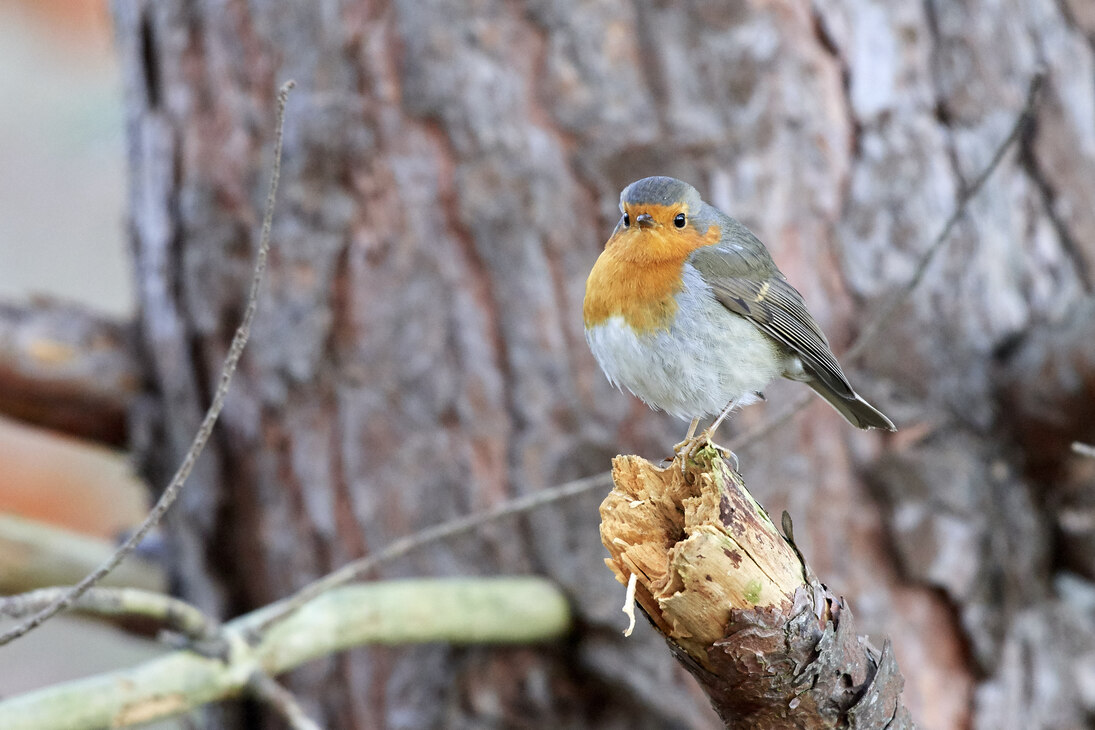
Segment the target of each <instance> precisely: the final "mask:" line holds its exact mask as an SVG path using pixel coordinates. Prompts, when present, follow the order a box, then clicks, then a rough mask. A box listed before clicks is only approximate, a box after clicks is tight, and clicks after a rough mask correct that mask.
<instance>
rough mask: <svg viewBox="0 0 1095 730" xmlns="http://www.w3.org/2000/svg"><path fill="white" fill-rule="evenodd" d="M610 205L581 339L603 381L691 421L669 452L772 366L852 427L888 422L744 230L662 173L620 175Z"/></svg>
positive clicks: (767, 378) (765, 378)
mask: <svg viewBox="0 0 1095 730" xmlns="http://www.w3.org/2000/svg"><path fill="white" fill-rule="evenodd" d="M620 212H621V214H622V216H621V218H620V222H619V223H617V224H616V230H614V231H613V232H612V237H611V238H609V239H608V243H607V244H606V245H605V249H604V251H603V252H602V253H601V255H600V257H599V258H598V259H597V263H596V264H594V265H593V271H591V272H590V274H589V279H588V280H587V281H586V296H585V303H584V305H583V308H582V312H583V316H584V319H585V329H586V339H587V340H588V342H589V348H590V350H592V351H593V356H594V357H595V358H596V359H597V363H598V364H599V365H600V366H601V369H602V370H603V371H604V373H605V375H606V376H608V379H609V381H611V382H612V384H613V385H615V386H616V387H626V388H627V389H628V390H630V391H631V392H632V393H634V394H635V395H637V396H638V397H639V398H641V399H642V400H643V401H645V402H646V403H647V405H649V406H651V407H653V408H655V409H660V410H663V411H666V412H667V413H670V414H672V415H674V416H677V417H678V418H682V419H685V420H688V419H692V423H691V426H690V427H689V429H688V435H687V436H686V437H685V441H683V442H682V443H681V444H678V445H677V450H680V449H681V448H682V447H685V446H687V445H689V444H691V449H690V451H691V450H694V449H695V448H697V446H698V444H700V443H711V439H712V437H713V436H714V433H715V430H716V429H717V428H718V427H719V424H721V423H722V421H723V419H725V418H726V416H727V415H729V414H730V412H731V411H732V410H733V409H734V408H738V407H742V406H746V405H749V404H750V403H753V402H755V401H756V400H758V399H759V398H763V394H762V392H761V391H762V390H763V389H764V387H765V386H766V385H767V384H768V383H769V382H771V381H772V380H773V379H775V378H776V377H778V376H782V377H785V378H789V379H791V380H798V381H801V382H804V383H806V384H807V385H809V386H810V387H811V388H813V389H814V391H815V392H816V393H817V394H818V395H820V396H821V397H822V398H824V399H825V400H826V401H828V402H829V404H830V405H831V406H833V408H835V409H836V410H837V412H839V413H840V415H842V416H844V418H845V419H846V420H847V421H848V422H849V423H851V424H852V425H853V426H856V427H857V428H862V429H869V428H882V429H886V430H888V431H895V430H897V429H896V428H895V427H894V425H893V423H892V422H891V421H890V419H888V418H886V416H884V415H883V414H882V413H881V412H880V411H879V410H878V409H876V408H874V407H873V406H871V404H869V403H868V402H867V401H865V400H863V398H861V397H860V396H859V395H858V394H857V393H856V392H855V390H854V389H853V388H852V386H851V384H850V383H849V382H848V378H847V376H845V375H844V371H843V370H841V369H840V363H838V362H837V360H836V357H835V356H834V355H833V353H832V350H830V349H829V341H828V340H827V339H826V338H825V335H824V333H822V331H821V328H820V327H818V325H817V322H815V321H814V318H813V317H811V316H810V313H809V312H807V311H806V304H805V302H804V301H803V299H802V295H801V294H799V293H798V291H797V290H796V289H795V288H794V287H793V286H791V285H790V284H789V283H788V282H787V279H786V278H785V277H784V276H783V273H782V272H781V271H780V270H779V269H778V268H777V267H776V264H775V262H774V261H772V257H771V255H770V254H769V253H768V249H767V248H765V247H764V244H763V243H761V242H760V240H759V239H758V238H757V237H756V236H754V235H753V234H752V232H750V231H749V229H748V228H746V227H745V226H744V225H742V224H741V223H739V222H738V221H736V220H734V219H733V218H731V217H730V216H728V215H726V214H724V213H723V212H722V211H720V210H718V209H717V208H715V207H714V206H712V205H709V204H708V203H705V202H704V201H703V200H702V199H701V198H700V195H699V193H698V192H696V189H695V188H693V187H692V186H691V185H689V184H688V183H685V182H682V181H680V180H676V179H674V178H671V177H648V178H644V179H642V180H638V181H636V182H633V183H631V184H630V185H628V186H627V187H626V188H624V190H623V192H622V193H620ZM715 414H718V418H716V419H715V421H714V423H712V424H711V427H710V428H708V429H707V430H706V431H705V432H704V433H703V434H702V435H700V436H699V437H694V434H695V432H696V426H697V425H698V423H699V421H700V419H701V418H704V417H707V416H712V415H715Z"/></svg>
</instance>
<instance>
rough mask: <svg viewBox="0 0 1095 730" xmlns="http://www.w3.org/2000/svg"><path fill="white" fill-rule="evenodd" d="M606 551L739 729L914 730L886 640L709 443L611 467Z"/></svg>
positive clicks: (604, 515)
mask: <svg viewBox="0 0 1095 730" xmlns="http://www.w3.org/2000/svg"><path fill="white" fill-rule="evenodd" d="M612 481H613V483H614V484H615V486H614V488H613V489H612V492H610V493H609V495H608V496H607V497H605V500H604V502H602V503H601V543H602V544H603V545H604V546H605V549H606V550H608V552H609V556H610V557H608V558H606V559H605V563H607V564H608V567H609V568H611V569H612V572H613V573H614V574H615V575H616V580H618V581H619V582H620V583H623V584H625V585H627V584H628V583H629V581H634V583H635V586H636V587H635V600H636V603H637V604H638V605H639V606H640V607H641V608H642V611H643V613H644V614H646V616H647V617H648V618H649V619H650V620H651V622H652V623H653V624H654V626H655V627H657V629H658V631H660V632H661V633H662V634H663V635H665V637H666V640H667V641H668V642H669V645H670V649H671V650H672V651H673V654H674V656H676V657H677V659H678V660H679V661H680V662H681V664H682V665H683V666H684V667H685V668H686V669H688V671H689V672H691V673H692V676H694V677H695V678H696V680H697V681H698V682H699V684H700V686H701V687H703V690H704V692H705V693H706V694H707V696H708V698H709V699H710V700H711V706H712V707H713V708H714V709H715V712H717V713H718V715H719V717H720V718H721V719H722V721H723V722H724V723H725V724H726V727H727V728H733V729H734V730H784V728H801V729H802V730H807V729H810V730H824V729H826V728H845V729H847V730H883V729H885V730H913V728H914V727H915V726H914V725H913V723H912V720H911V718H910V717H909V713H908V710H906V709H905V707H904V705H903V704H902V701H901V689H902V686H903V685H904V681H903V680H902V678H901V673H900V672H899V671H898V669H897V664H896V662H895V661H894V657H893V647H892V646H891V645H890V642H889V640H888V639H887V640H886V643H885V644H884V646H883V649H882V651H881V652H879V651H878V650H876V649H875V648H874V647H872V646H871V645H870V644H869V642H868V641H867V640H866V638H864V637H861V636H859V635H858V634H857V632H856V628H855V622H854V620H853V619H852V612H851V610H850V609H849V608H848V607H847V605H845V604H844V602H843V601H841V600H840V599H839V598H838V597H837V596H836V595H835V594H834V593H832V592H830V591H829V589H827V588H826V587H825V586H824V585H822V584H821V583H820V582H819V581H818V580H817V578H815V577H814V576H813V573H812V572H811V570H810V568H809V566H808V565H807V563H806V561H805V558H804V557H803V556H802V554H801V553H800V552H799V551H798V550H797V548H796V547H795V546H794V545H793V544H792V543H791V542H790V540H788V539H785V538H784V536H783V535H782V534H780V532H779V531H778V530H776V526H775V525H774V524H773V523H772V520H771V519H770V518H769V517H768V513H767V512H765V510H764V508H763V507H762V506H760V505H759V504H758V503H757V502H756V500H755V499H753V497H752V495H751V494H749V492H748V490H747V489H746V488H745V483H744V482H743V481H742V479H741V475H739V474H737V473H736V472H735V471H734V470H733V469H732V468H731V467H730V466H729V465H728V464H727V462H726V461H724V460H723V459H722V458H720V457H719V456H718V455H717V454H715V452H714V450H713V449H705V450H701V451H700V452H699V454H698V455H697V458H696V459H688V460H687V461H682V460H681V458H680V457H678V458H677V459H675V460H674V461H673V462H671V463H670V464H669V465H668V466H667V467H664V468H659V467H655V466H654V465H653V464H651V463H650V462H648V461H646V460H645V459H642V458H640V457H637V456H620V457H617V458H616V459H615V460H614V461H613V463H612Z"/></svg>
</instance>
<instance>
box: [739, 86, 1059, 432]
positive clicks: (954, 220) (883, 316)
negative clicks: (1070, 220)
mask: <svg viewBox="0 0 1095 730" xmlns="http://www.w3.org/2000/svg"><path fill="white" fill-rule="evenodd" d="M1045 77H1046V72H1045V69H1041V68H1040V69H1038V70H1037V71H1035V72H1034V76H1032V77H1031V79H1030V84H1029V85H1028V86H1027V96H1026V100H1025V101H1024V102H1023V108H1022V109H1021V110H1020V111H1019V116H1017V117H1016V118H1015V123H1014V124H1012V125H1011V131H1009V132H1008V136H1007V137H1005V138H1004V141H1003V142H1001V143H1000V146H999V147H997V148H996V151H995V152H994V153H993V155H992V159H991V160H989V163H988V164H987V165H986V166H985V169H983V170H982V171H981V173H980V174H979V175H978V176H977V177H975V178H974V179H973V182H972V183H970V185H969V186H968V187H966V188H965V189H964V190H962V192H961V193H960V194H959V196H958V205H957V206H955V208H954V211H953V212H952V213H951V215H950V217H949V218H947V222H946V223H944V224H943V228H942V229H941V230H940V231H939V233H938V235H936V237H935V240H933V241H932V243H931V245H930V246H928V248H927V250H926V251H924V253H923V254H922V255H921V256H920V260H919V261H918V262H917V265H916V271H914V272H913V275H912V276H911V277H910V278H909V280H908V281H907V282H905V285H904V286H902V287H901V289H900V290H899V291H898V292H897V294H895V295H894V296H893V298H892V299H890V301H889V302H888V303H887V304H886V306H885V307H884V308H883V309H882V311H881V312H879V313H878V315H877V316H875V318H874V319H872V320H871V321H870V322H868V323H867V326H866V327H864V328H863V329H862V330H861V331H860V333H859V336H858V337H856V339H855V341H854V342H853V343H852V346H851V347H849V348H848V352H847V353H846V354H845V355H844V358H845V359H846V360H848V361H850V360H853V359H855V358H857V357H859V356H860V355H862V354H863V353H864V352H866V350H867V347H868V346H869V345H870V344H871V343H872V342H874V340H875V338H877V337H878V335H879V333H880V332H882V330H883V329H884V328H885V327H887V326H888V325H889V324H890V320H891V319H893V317H894V315H895V314H897V310H898V309H899V308H900V307H901V305H902V304H904V303H905V302H906V301H908V299H909V297H910V296H912V293H913V292H914V291H915V290H916V288H917V287H918V286H920V283H921V282H922V281H923V280H924V275H925V274H926V273H927V271H928V267H929V266H930V265H931V262H932V261H933V260H934V259H935V256H936V254H938V253H939V251H940V250H941V249H942V248H943V244H944V243H946V242H947V241H949V240H950V234H951V231H952V230H954V227H955V226H956V225H957V224H958V221H959V220H961V219H962V217H963V216H965V214H966V208H967V206H968V205H969V202H970V201H971V200H973V199H974V198H975V197H976V196H977V194H978V193H980V192H981V188H983V187H984V186H985V183H986V182H988V179H989V178H990V177H992V174H993V173H994V172H996V168H997V167H999V166H1000V162H1001V161H1003V159H1004V155H1006V154H1007V152H1008V150H1009V149H1011V146H1012V145H1013V144H1015V142H1016V140H1018V139H1019V138H1020V137H1021V136H1022V134H1023V132H1024V131H1025V130H1026V129H1027V128H1028V127H1029V126H1030V123H1031V122H1032V121H1033V119H1034V108H1035V106H1036V105H1037V103H1038V96H1039V94H1040V92H1041V89H1042V83H1043V82H1044V81H1045ZM815 402H816V399H815V398H814V397H813V396H812V395H806V396H804V397H802V398H800V399H799V400H798V401H796V402H795V403H794V405H792V406H791V407H790V408H788V409H787V410H786V411H784V412H783V413H781V414H780V415H778V416H773V417H772V418H771V419H768V420H766V421H764V422H763V423H761V424H760V425H758V426H757V427H756V428H754V429H752V430H751V431H747V432H745V433H744V434H742V435H741V436H738V437H737V438H736V439H734V440H733V441H731V443H730V449H731V450H732V451H733V450H736V449H743V448H745V447H747V446H750V445H752V444H754V443H756V442H758V441H760V440H761V439H763V438H764V437H765V436H767V435H768V434H770V433H772V432H774V431H776V430H777V429H779V428H780V427H782V426H783V424H785V423H787V422H788V421H790V420H791V419H792V418H794V417H795V416H797V415H798V414H799V413H800V412H802V411H803V410H805V409H806V407H807V406H809V405H811V404H813V403H815Z"/></svg>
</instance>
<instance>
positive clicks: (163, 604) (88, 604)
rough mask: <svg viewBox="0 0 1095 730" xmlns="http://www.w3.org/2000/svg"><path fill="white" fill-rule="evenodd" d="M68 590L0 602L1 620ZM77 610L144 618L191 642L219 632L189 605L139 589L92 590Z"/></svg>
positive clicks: (40, 605) (42, 605) (45, 590)
mask: <svg viewBox="0 0 1095 730" xmlns="http://www.w3.org/2000/svg"><path fill="white" fill-rule="evenodd" d="M68 591H69V589H68V588H41V589H39V590H36V591H30V592H29V593H20V594H19V595H15V596H7V597H5V598H0V616H4V617H6V618H23V617H24V616H28V615H30V614H32V613H34V612H37V611H41V610H42V609H43V608H46V607H47V606H50V605H52V604H53V603H54V602H55V601H57V600H58V599H60V598H63V597H64V596H65V594H67V593H68ZM72 608H73V610H76V611H84V612H86V613H94V614H99V615H101V616H140V617H143V618H150V619H154V620H156V621H158V622H159V623H161V624H163V627H164V628H165V629H168V630H170V631H175V632H178V633H180V634H183V635H184V636H186V637H189V638H191V639H198V640H200V639H209V638H212V637H214V636H215V635H216V634H217V631H218V630H219V624H218V623H217V621H216V620H214V619H212V618H211V617H209V616H207V615H206V614H205V613H203V612H202V611H201V610H200V609H198V608H197V607H195V606H192V605H191V604H189V603H187V602H186V601H182V600H180V599H178V598H172V597H171V596H168V595H165V594H163V593H156V592H153V591H146V590H141V589H138V588H103V587H101V586H100V587H95V588H89V589H88V590H87V591H86V592H85V593H84V594H83V595H82V596H80V597H79V598H77V599H76V600H75V601H74V602H73V604H72Z"/></svg>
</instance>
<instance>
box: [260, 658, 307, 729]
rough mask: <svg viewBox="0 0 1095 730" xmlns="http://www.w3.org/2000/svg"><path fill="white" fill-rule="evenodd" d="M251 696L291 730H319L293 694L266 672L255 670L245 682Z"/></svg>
mask: <svg viewBox="0 0 1095 730" xmlns="http://www.w3.org/2000/svg"><path fill="white" fill-rule="evenodd" d="M247 689H249V690H250V691H251V696H252V697H254V698H255V699H256V700H259V701H260V702H262V703H263V704H265V705H266V706H267V707H269V708H271V709H273V710H274V711H276V712H277V713H278V715H280V716H281V719H282V720H284V721H285V724H286V725H288V726H289V727H290V728H292V730H321V728H320V726H319V723H317V722H316V721H315V720H313V719H312V718H310V717H308V715H307V714H306V713H305V712H304V708H302V707H301V706H300V703H299V702H297V698H296V697H294V696H293V693H292V692H290V691H289V690H288V689H286V688H285V687H284V686H282V685H281V684H280V683H278V681H277V680H276V679H274V678H273V677H271V676H270V675H269V674H267V673H266V672H264V671H262V670H260V669H256V670H255V671H254V672H252V673H251V678H250V679H249V680H248V681H247Z"/></svg>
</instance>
